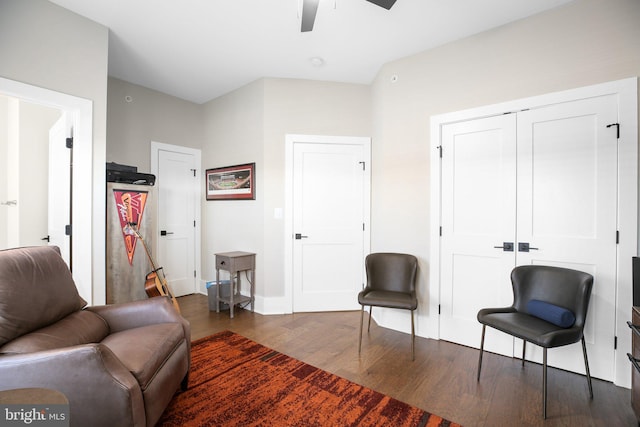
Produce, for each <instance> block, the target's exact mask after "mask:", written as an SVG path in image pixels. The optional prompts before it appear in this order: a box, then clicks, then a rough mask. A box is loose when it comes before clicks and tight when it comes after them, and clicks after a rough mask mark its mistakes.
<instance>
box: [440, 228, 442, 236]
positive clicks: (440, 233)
mask: <svg viewBox="0 0 640 427" xmlns="http://www.w3.org/2000/svg"><path fill="white" fill-rule="evenodd" d="M440 237H442V226H440Z"/></svg>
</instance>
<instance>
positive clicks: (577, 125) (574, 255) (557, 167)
mask: <svg viewBox="0 0 640 427" xmlns="http://www.w3.org/2000/svg"><path fill="white" fill-rule="evenodd" d="M616 122H617V97H616V96H613V95H612V96H604V97H597V98H591V99H585V100H580V101H575V102H566V103H562V104H558V105H553V106H549V107H544V108H538V109H532V110H529V111H524V112H522V113H518V180H517V181H518V233H517V234H518V242H519V243H528V244H529V245H530V247H533V248H535V249H532V250H530V251H529V252H526V251H522V250H519V251H518V255H517V264H519V265H523V264H544V265H554V266H559V267H566V268H573V269H575V270H581V271H585V272H587V273H590V274H591V275H593V276H594V279H595V280H594V287H593V290H592V293H591V301H590V303H589V312H588V317H587V321H586V324H585V340H586V342H587V353H588V355H589V359H590V360H589V361H590V368H591V374H592V375H593V376H595V377H598V378H603V379H609V380H612V379H613V369H614V364H613V363H612V361H613V360H614V342H613V340H614V331H615V309H614V307H615V304H616V301H615V296H616V210H617V207H616V206H617V182H616V181H617V149H618V148H617V139H616V129H615V128H607V125H608V124H611V123H616ZM518 344H520V343H518ZM527 352H528V353H527V357H531V358H533V359H534V360H538V361H541V360H542V351H541V350H540V349H539V348H537V347H536V346H529V347H527ZM548 358H549V359H548V362H549V365H551V366H557V367H560V368H563V369H570V370H577V371H578V372H581V373H584V365H583V364H582V363H577V362H576V361H581V360H582V348H581V346H580V345H573V346H567V347H563V348H560V349H554V350H550V351H549V353H548Z"/></svg>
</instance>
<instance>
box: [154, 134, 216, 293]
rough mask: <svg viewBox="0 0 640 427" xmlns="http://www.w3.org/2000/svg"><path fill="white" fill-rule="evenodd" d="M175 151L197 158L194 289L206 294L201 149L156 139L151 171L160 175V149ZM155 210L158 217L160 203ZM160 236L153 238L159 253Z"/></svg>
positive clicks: (155, 248)
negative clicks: (203, 257) (202, 248)
mask: <svg viewBox="0 0 640 427" xmlns="http://www.w3.org/2000/svg"><path fill="white" fill-rule="evenodd" d="M162 150H164V151H173V152H175V153H183V154H190V155H192V156H194V158H195V164H196V169H197V171H196V177H197V179H195V180H194V183H193V185H194V188H193V192H194V194H195V195H196V205H195V212H194V214H195V220H196V226H195V228H194V233H195V236H194V237H195V240H194V244H195V252H194V254H195V263H194V265H195V267H196V278H195V280H196V289H194V291H195V292H199V293H202V294H206V293H207V292H206V289H205V288H204V284H203V283H202V280H201V278H202V264H201V258H202V257H201V253H200V252H201V245H202V243H201V232H202V231H201V230H202V221H201V205H202V188H203V185H204V181H203V176H204V173H203V172H202V161H201V157H202V154H201V151H200V150H199V149H197V148H189V147H183V146H181V145H171V144H164V143H162V142H156V141H151V167H150V170H151V173H152V174H153V175H156V176H157V175H158V157H159V152H160V151H162ZM157 197H159V191H158V190H156V198H157ZM154 209H155V212H154V213H153V215H154V217H155V218H156V220H157V218H158V210H159V204H158V203H156V204H155V206H154ZM157 237H158V236H156V238H155V239H154V240H153V241H154V246H156V247H154V248H152V250H153V251H154V253H156V254H157V253H158V248H157V245H158V240H159V239H158V238H157Z"/></svg>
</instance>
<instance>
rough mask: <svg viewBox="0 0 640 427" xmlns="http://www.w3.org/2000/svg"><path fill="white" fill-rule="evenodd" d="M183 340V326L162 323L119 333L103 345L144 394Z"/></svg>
mask: <svg viewBox="0 0 640 427" xmlns="http://www.w3.org/2000/svg"><path fill="white" fill-rule="evenodd" d="M184 338H185V337H184V330H183V329H182V325H180V324H178V323H159V324H155V325H149V326H142V327H139V328H134V329H128V330H126V331H122V332H116V333H114V334H111V335H109V336H108V337H106V338H105V339H104V340H103V341H102V344H104V345H106V346H107V347H108V348H109V349H110V350H111V351H112V352H113V353H114V354H115V355H116V357H117V358H118V359H120V361H121V362H122V363H123V364H124V366H126V367H127V368H128V369H129V371H131V373H132V374H133V376H134V377H135V378H136V380H138V384H140V388H141V389H142V391H144V390H146V388H147V386H148V385H149V383H150V382H151V381H152V380H153V378H154V376H155V374H156V373H157V372H158V370H160V368H162V366H163V365H164V364H165V362H166V361H167V360H168V359H169V357H171V355H172V354H173V353H174V352H175V351H176V349H177V348H178V347H179V346H180V344H181V343H182V342H184Z"/></svg>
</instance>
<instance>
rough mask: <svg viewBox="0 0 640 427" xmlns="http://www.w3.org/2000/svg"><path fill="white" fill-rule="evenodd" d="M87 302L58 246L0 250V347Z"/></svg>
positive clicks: (60, 317) (56, 319) (53, 321)
mask: <svg viewBox="0 0 640 427" xmlns="http://www.w3.org/2000/svg"><path fill="white" fill-rule="evenodd" d="M86 304H87V303H86V301H84V300H83V299H82V298H81V297H80V295H79V294H78V290H77V289H76V285H75V283H74V282H73V278H72V277H71V272H70V271H69V268H68V267H67V264H66V263H65V262H64V260H63V259H62V257H61V256H60V250H59V249H58V248H57V247H54V246H38V247H29V248H16V249H6V250H2V251H0V346H2V345H3V344H5V343H7V342H9V341H11V340H13V339H14V338H17V337H19V336H21V335H24V334H26V333H29V332H32V331H35V330H37V329H40V328H43V327H45V326H48V325H50V324H52V323H55V322H57V321H58V320H60V319H62V318H64V317H66V316H68V315H69V314H71V313H73V312H74V311H78V310H80V309H82V307H84V306H85V305H86Z"/></svg>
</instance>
